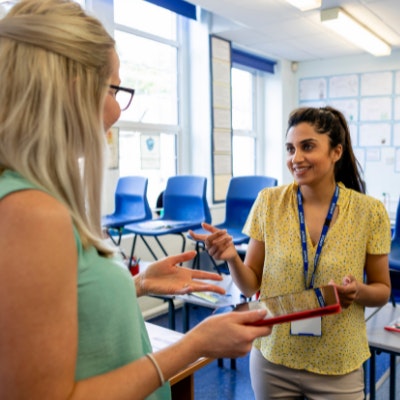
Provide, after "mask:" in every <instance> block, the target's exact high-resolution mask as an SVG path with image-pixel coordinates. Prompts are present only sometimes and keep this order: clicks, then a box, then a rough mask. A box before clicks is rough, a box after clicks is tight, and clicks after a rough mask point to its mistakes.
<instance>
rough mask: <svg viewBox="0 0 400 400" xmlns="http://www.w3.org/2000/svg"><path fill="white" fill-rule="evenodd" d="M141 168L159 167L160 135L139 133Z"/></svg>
mask: <svg viewBox="0 0 400 400" xmlns="http://www.w3.org/2000/svg"><path fill="white" fill-rule="evenodd" d="M140 153H141V160H140V161H141V168H142V169H160V164H161V162H160V136H159V135H147V134H145V135H143V134H142V135H140Z"/></svg>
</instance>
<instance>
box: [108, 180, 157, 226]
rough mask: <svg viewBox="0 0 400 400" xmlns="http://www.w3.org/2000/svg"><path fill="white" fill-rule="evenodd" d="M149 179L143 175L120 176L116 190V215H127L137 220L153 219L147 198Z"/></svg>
mask: <svg viewBox="0 0 400 400" xmlns="http://www.w3.org/2000/svg"><path fill="white" fill-rule="evenodd" d="M147 184H148V179H147V178H146V177H143V176H125V177H122V178H119V180H118V184H117V188H116V190H115V211H114V215H126V216H129V217H133V218H132V219H135V220H142V219H143V220H144V219H151V218H152V213H151V209H150V205H149V203H148V200H147Z"/></svg>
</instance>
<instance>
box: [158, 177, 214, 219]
mask: <svg viewBox="0 0 400 400" xmlns="http://www.w3.org/2000/svg"><path fill="white" fill-rule="evenodd" d="M163 207H164V215H163V219H166V220H175V221H199V222H203V221H204V222H208V223H210V222H211V212H210V208H209V206H208V202H207V178H205V177H203V176H195V175H177V176H172V177H170V178H169V179H168V181H167V186H166V188H165V191H164V196H163Z"/></svg>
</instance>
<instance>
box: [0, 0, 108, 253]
mask: <svg viewBox="0 0 400 400" xmlns="http://www.w3.org/2000/svg"><path fill="white" fill-rule="evenodd" d="M114 48H115V42H114V39H113V38H112V37H111V36H110V35H109V34H108V33H107V32H106V30H105V29H104V27H103V26H102V24H101V23H100V22H99V21H98V20H97V19H96V18H94V17H91V16H89V15H88V14H86V13H85V12H84V11H83V10H82V8H81V7H80V6H79V5H78V4H77V3H74V2H73V1H68V0H21V1H20V2H18V3H17V4H16V5H15V6H14V7H13V8H12V9H11V10H10V12H9V13H8V14H7V15H6V16H5V17H4V18H3V19H2V20H0V88H1V90H0V172H1V170H4V169H11V170H14V171H17V172H18V173H20V174H21V175H22V176H23V177H25V178H26V179H28V180H29V181H31V182H33V183H35V184H37V185H38V186H39V187H41V188H42V189H44V190H46V191H47V192H48V193H50V194H52V195H53V196H55V197H56V198H57V199H59V200H60V201H61V202H62V203H64V204H65V205H66V206H67V207H68V209H69V210H70V212H71V216H72V220H73V223H74V224H75V226H76V228H77V230H78V232H79V233H80V235H81V238H82V243H83V245H84V247H87V246H89V245H94V246H95V247H96V248H97V249H98V250H99V251H100V252H101V253H103V254H110V249H109V248H108V247H107V246H106V245H105V243H104V240H103V239H102V233H101V222H100V221H101V190H102V180H103V157H104V143H105V142H104V141H105V138H104V129H103V122H102V118H103V106H104V100H105V96H106V93H107V89H108V88H107V83H108V79H109V77H110V75H111V55H112V51H114Z"/></svg>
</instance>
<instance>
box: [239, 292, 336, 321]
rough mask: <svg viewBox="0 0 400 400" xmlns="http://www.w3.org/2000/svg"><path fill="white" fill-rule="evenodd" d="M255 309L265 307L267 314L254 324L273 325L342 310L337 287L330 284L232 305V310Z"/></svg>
mask: <svg viewBox="0 0 400 400" xmlns="http://www.w3.org/2000/svg"><path fill="white" fill-rule="evenodd" d="M256 309H266V310H267V315H266V317H265V318H263V319H261V320H259V321H257V322H256V323H255V325H275V324H280V323H282V322H289V321H296V320H299V319H306V318H312V317H318V316H323V315H330V314H336V313H339V312H341V310H342V308H341V306H340V301H339V296H338V293H337V289H336V287H335V286H332V285H327V286H321V287H319V288H313V289H308V290H303V291H302V292H296V293H291V294H285V295H281V296H275V297H269V298H266V299H261V300H258V301H250V302H247V303H240V304H237V305H236V306H235V307H234V311H249V310H256Z"/></svg>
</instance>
